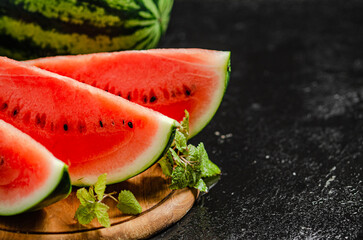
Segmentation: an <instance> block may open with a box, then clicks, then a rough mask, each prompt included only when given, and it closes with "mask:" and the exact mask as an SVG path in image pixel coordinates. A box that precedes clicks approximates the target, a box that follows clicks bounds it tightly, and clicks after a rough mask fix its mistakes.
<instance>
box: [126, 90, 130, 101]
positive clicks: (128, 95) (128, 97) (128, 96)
mask: <svg viewBox="0 0 363 240" xmlns="http://www.w3.org/2000/svg"><path fill="white" fill-rule="evenodd" d="M127 100H129V101H131V92H129V93H128V94H127Z"/></svg>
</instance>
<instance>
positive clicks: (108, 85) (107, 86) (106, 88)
mask: <svg viewBox="0 0 363 240" xmlns="http://www.w3.org/2000/svg"><path fill="white" fill-rule="evenodd" d="M109 87H110V84H109V83H107V84H106V86H105V91H106V92H108V89H109Z"/></svg>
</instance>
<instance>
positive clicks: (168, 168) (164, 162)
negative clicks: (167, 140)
mask: <svg viewBox="0 0 363 240" xmlns="http://www.w3.org/2000/svg"><path fill="white" fill-rule="evenodd" d="M168 153H169V152H168ZM169 154H170V153H169ZM170 159H172V157H170V158H169V157H168V156H164V157H163V158H162V159H160V160H159V164H160V167H161V170H162V171H163V173H164V175H165V176H167V177H170V176H171V173H172V172H173V162H172V161H170Z"/></svg>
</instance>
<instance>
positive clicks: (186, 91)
mask: <svg viewBox="0 0 363 240" xmlns="http://www.w3.org/2000/svg"><path fill="white" fill-rule="evenodd" d="M183 88H184V94H185V96H187V97H188V96H190V95H191V94H192V90H190V88H189V87H188V86H186V85H183Z"/></svg>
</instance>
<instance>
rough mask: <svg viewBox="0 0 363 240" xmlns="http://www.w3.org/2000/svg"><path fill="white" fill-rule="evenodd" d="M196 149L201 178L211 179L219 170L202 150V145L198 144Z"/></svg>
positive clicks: (203, 149)
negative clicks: (199, 160) (198, 155)
mask: <svg viewBox="0 0 363 240" xmlns="http://www.w3.org/2000/svg"><path fill="white" fill-rule="evenodd" d="M197 148H198V150H199V154H200V157H201V171H202V177H211V176H215V175H218V174H220V173H221V170H220V169H219V167H218V166H217V165H216V164H214V163H213V162H212V161H211V160H210V159H209V157H208V153H207V151H206V150H205V148H204V144H203V143H199V145H198V147H197Z"/></svg>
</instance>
